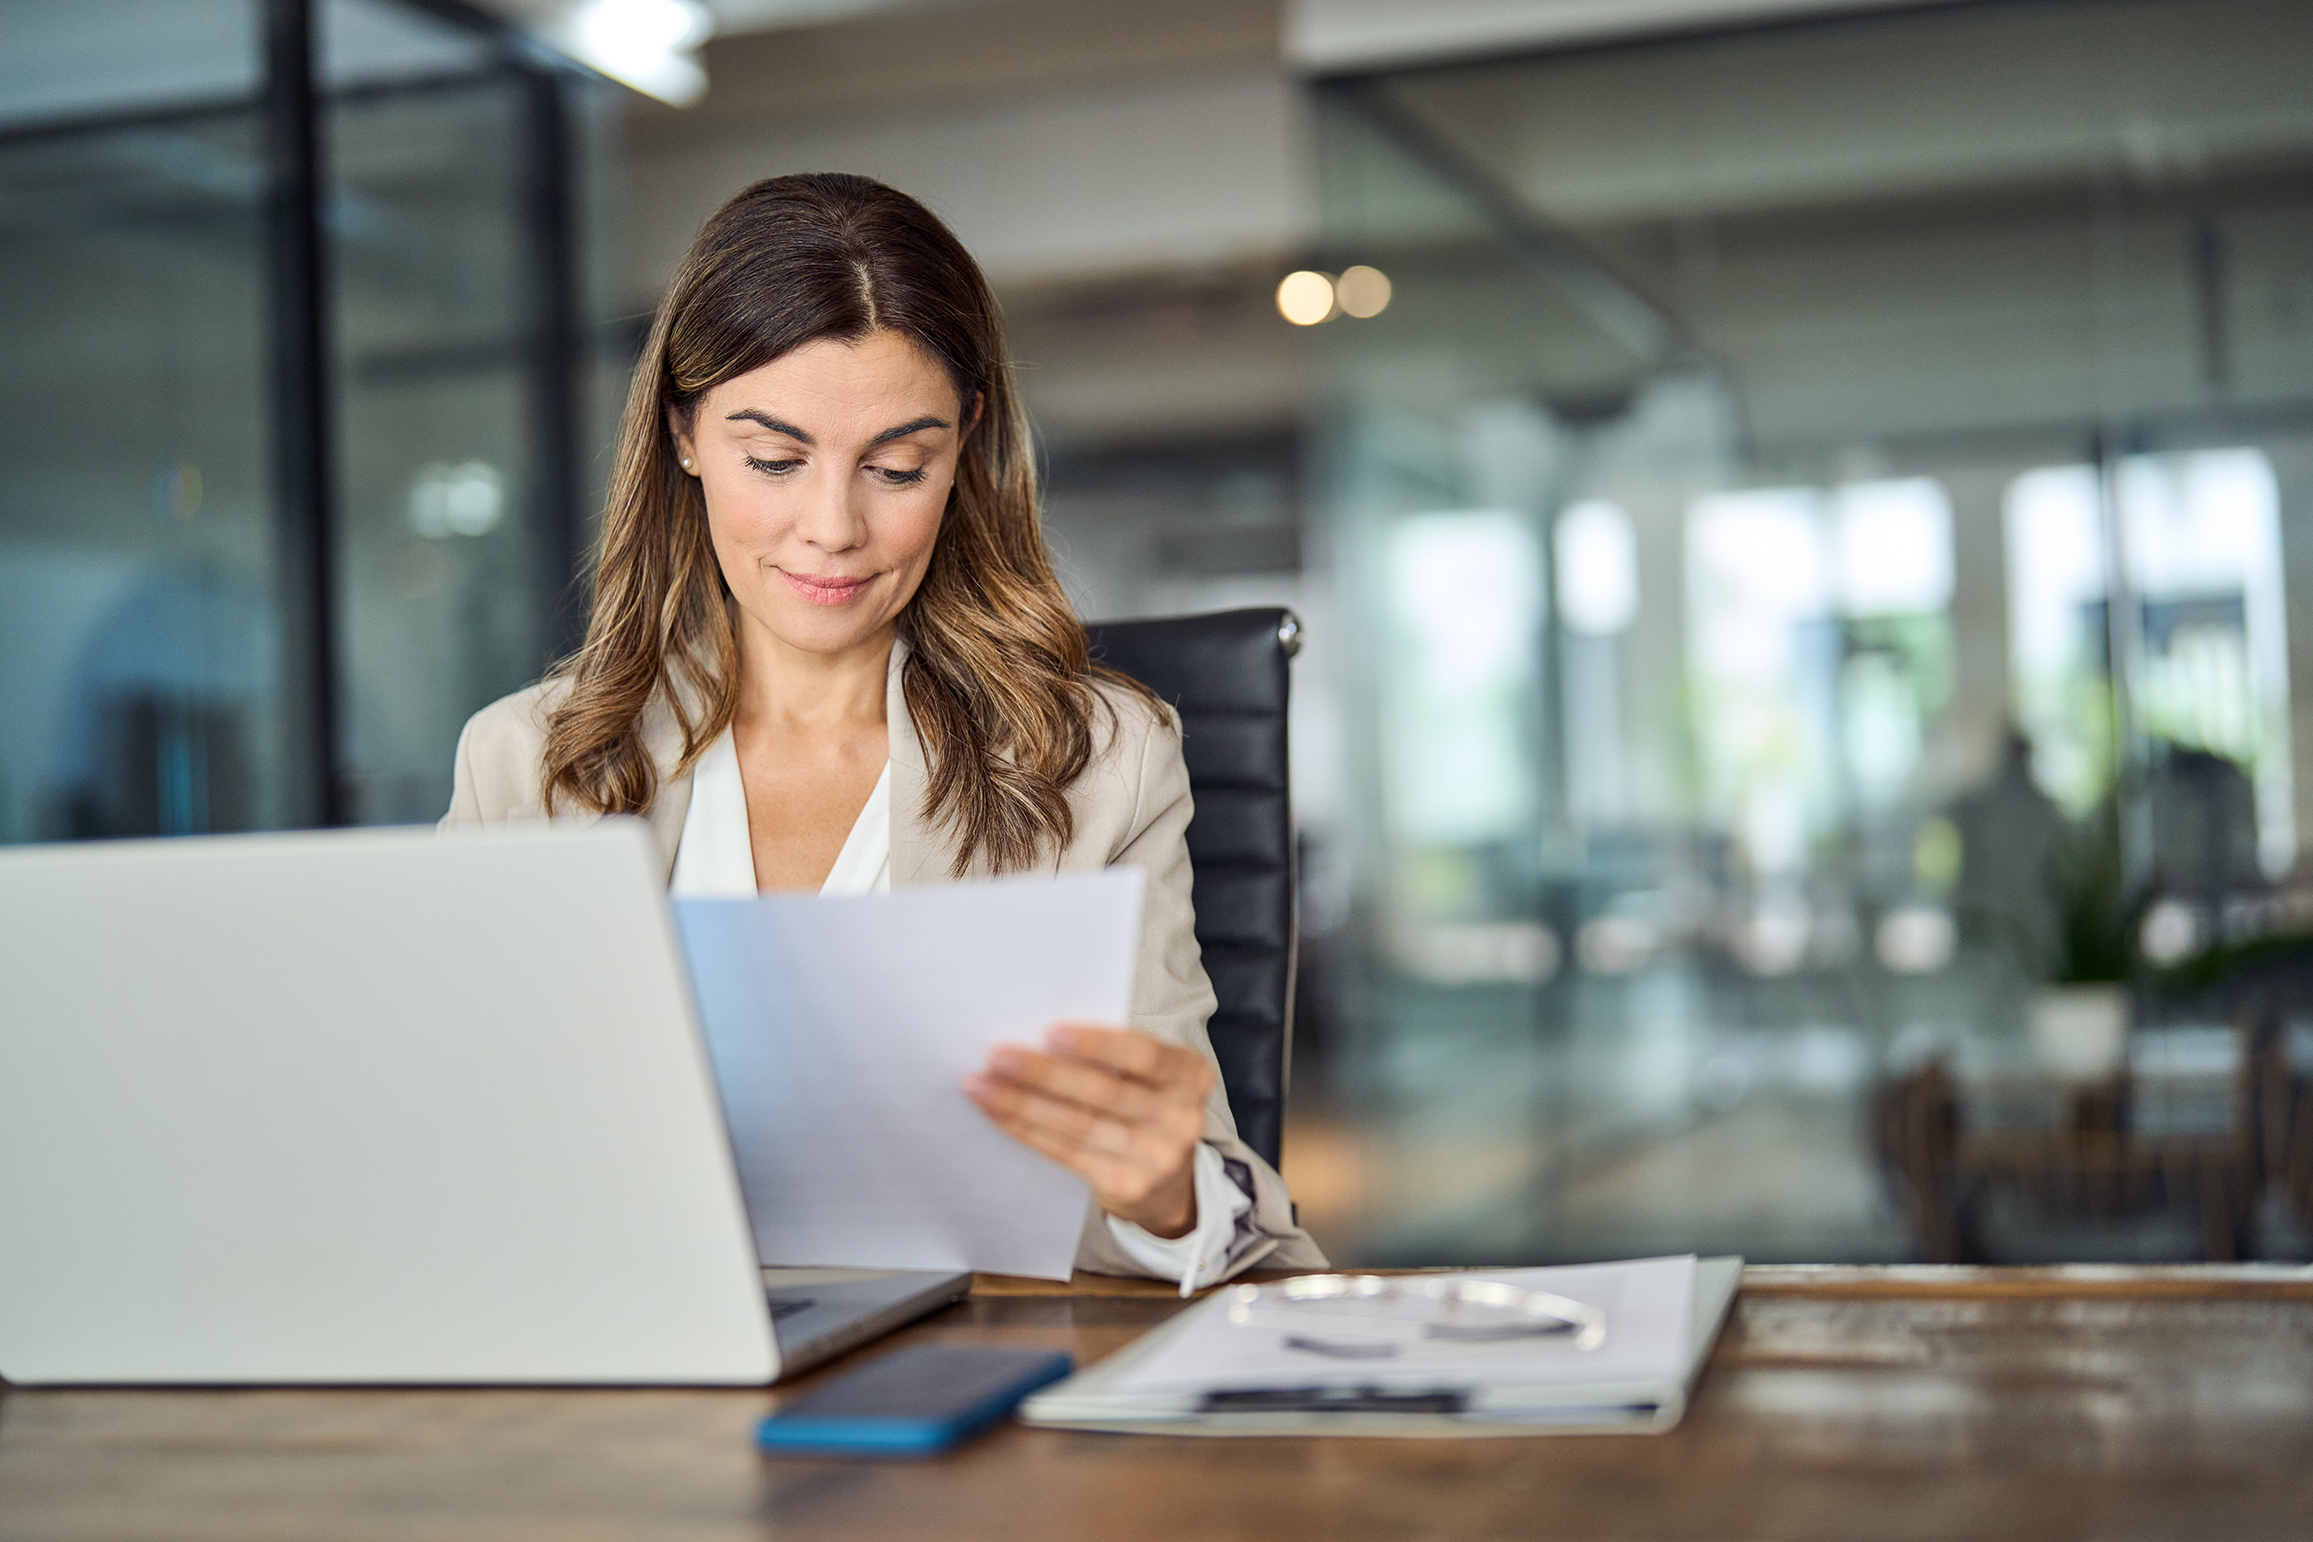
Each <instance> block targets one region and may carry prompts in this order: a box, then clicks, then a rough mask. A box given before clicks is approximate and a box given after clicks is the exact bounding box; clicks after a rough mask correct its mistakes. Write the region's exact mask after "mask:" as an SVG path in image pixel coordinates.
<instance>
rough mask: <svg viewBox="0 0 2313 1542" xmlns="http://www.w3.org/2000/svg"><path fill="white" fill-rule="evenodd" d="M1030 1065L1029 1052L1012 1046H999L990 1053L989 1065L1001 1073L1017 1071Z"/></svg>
mask: <svg viewBox="0 0 2313 1542" xmlns="http://www.w3.org/2000/svg"><path fill="white" fill-rule="evenodd" d="M1027 1063H1028V1052H1027V1051H1026V1050H1023V1049H1019V1048H1016V1047H1014V1046H1013V1045H1010V1044H999V1045H997V1046H996V1047H995V1048H994V1049H992V1050H990V1051H988V1064H990V1065H992V1066H994V1067H995V1068H996V1069H997V1070H999V1071H1017V1070H1019V1069H1020V1068H1021V1067H1022V1066H1024V1065H1026V1064H1027Z"/></svg>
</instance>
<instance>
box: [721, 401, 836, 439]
mask: <svg viewBox="0 0 2313 1542" xmlns="http://www.w3.org/2000/svg"><path fill="white" fill-rule="evenodd" d="M723 421H724V422H726V423H760V424H762V425H763V426H764V427H765V428H767V429H769V430H771V432H773V433H774V434H785V435H786V436H787V437H788V438H790V439H793V440H796V441H797V442H799V443H802V444H808V445H812V446H814V447H816V446H817V445H818V443H819V441H818V440H816V439H814V438H812V437H811V436H810V435H809V434H807V433H805V432H804V431H803V430H802V429H800V428H797V427H796V426H795V425H794V424H792V423H789V422H787V421H786V420H784V419H781V418H775V417H773V416H771V414H770V413H768V412H757V411H756V410H755V409H754V408H752V407H741V408H740V409H739V410H738V411H737V412H734V413H732V414H731V415H730V416H729V417H727V418H725V419H724V420H723Z"/></svg>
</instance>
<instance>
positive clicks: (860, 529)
mask: <svg viewBox="0 0 2313 1542" xmlns="http://www.w3.org/2000/svg"><path fill="white" fill-rule="evenodd" d="M812 480H813V483H814V484H815V485H812V486H810V487H808V488H807V489H806V490H805V493H804V507H803V516H802V518H801V519H800V520H798V521H797V527H796V534H798V535H800V536H801V537H802V538H803V539H804V541H805V542H806V543H807V544H809V545H812V546H816V547H818V548H819V549H820V550H821V551H824V552H845V551H849V550H851V549H852V548H853V547H854V546H858V545H861V544H862V543H864V542H865V541H866V540H867V521H866V520H865V519H864V518H862V517H861V515H860V510H859V507H858V504H857V499H858V496H859V492H860V489H859V487H858V486H857V482H858V479H857V478H856V477H842V476H835V477H827V478H824V479H822V478H816V477H815V478H813V479H812Z"/></svg>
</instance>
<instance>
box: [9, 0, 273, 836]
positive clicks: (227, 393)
mask: <svg viewBox="0 0 2313 1542" xmlns="http://www.w3.org/2000/svg"><path fill="white" fill-rule="evenodd" d="M142 9H143V10H145V11H152V10H155V9H158V8H154V7H144V8H142ZM11 10H12V11H14V12H19V13H24V14H20V15H18V16H17V17H16V20H17V21H22V22H23V23H25V25H24V26H22V27H21V28H19V27H17V26H16V24H15V21H12V22H11V23H10V38H11V43H10V47H9V49H8V50H7V53H8V55H9V56H10V58H11V59H12V60H14V61H16V62H17V63H18V64H19V65H22V66H24V69H23V70H22V72H21V74H19V72H17V71H15V70H10V71H8V72H7V74H6V76H5V81H6V86H5V89H6V92H7V99H6V101H5V102H0V468H4V471H0V840H7V841H34V840H66V839H78V838H84V837H92V836H110V835H139V834H146V835H149V834H193V833H199V832H204V831H211V830H246V829H255V828H261V827H264V826H267V825H271V824H278V823H279V822H280V821H281V820H282V818H283V803H282V799H281V789H282V786H283V776H284V772H283V766H282V754H283V746H282V714H283V702H282V693H281V682H280V652H279V647H278V640H277V628H278V624H279V621H278V609H277V596H278V589H279V579H278V573H277V569H276V556H275V554H276V550H277V541H276V522H277V519H278V512H277V510H276V507H275V503H274V494H273V486H272V476H271V460H270V452H269V428H268V423H267V421H266V408H265V402H266V397H265V386H264V381H265V370H266V354H265V338H266V323H267V316H266V300H265V296H266V285H265V264H266V244H265V243H266V223H265V207H264V193H265V186H266V170H265V156H264V146H263V143H262V137H261V133H260V127H259V120H258V115H257V112H256V109H255V104H254V101H253V97H252V90H253V86H254V83H255V81H256V78H257V76H258V73H259V67H260V66H259V60H258V59H257V57H256V52H255V49H256V31H257V29H256V22H255V16H254V14H253V10H252V7H251V6H249V5H245V4H205V5H201V6H184V7H181V8H177V9H176V11H175V13H174V14H173V16H171V17H169V18H153V17H148V18H147V19H148V20H161V21H164V22H165V23H166V24H164V25H162V26H160V27H159V29H158V32H159V38H160V41H162V42H167V41H168V40H170V39H174V40H175V41H176V42H177V43H179V44H182V43H184V42H186V41H187V39H188V38H189V37H192V36H197V37H198V38H199V39H200V40H201V43H202V45H203V46H202V47H200V48H198V49H192V48H185V49H179V50H177V51H175V52H174V53H172V52H170V51H168V50H164V49H156V48H153V47H149V46H148V47H140V46H138V40H137V37H136V32H137V29H136V28H135V27H131V26H125V25H123V26H118V27H114V26H107V25H106V22H107V21H108V20H110V21H114V22H126V21H128V20H130V19H131V18H126V17H116V18H106V17H105V16H103V15H102V14H100V12H101V8H99V7H69V8H60V9H51V10H49V11H48V12H47V13H46V15H45V16H44V17H40V18H34V17H33V16H31V15H30V14H29V8H26V7H12V8H11ZM145 41H146V42H148V43H149V42H150V41H152V40H151V39H146V40H145ZM107 59H110V60H112V61H114V65H115V68H116V69H117V74H108V72H107V70H106V68H105V67H104V64H105V61H106V60H107ZM121 77H126V78H128V79H131V80H137V81H141V82H142V86H141V87H140V90H141V92H142V94H143V95H142V99H141V100H138V101H134V102H131V101H129V100H125V99H123V98H122V97H121V95H120V80H121ZM68 113H69V114H95V113H103V114H106V115H107V116H104V117H101V118H91V117H76V118H75V119H74V120H73V121H72V122H70V123H69V124H58V123H56V122H54V120H53V118H52V117H51V115H52V114H68ZM35 118H38V119H40V120H41V121H39V122H35V121H31V120H33V119H35Z"/></svg>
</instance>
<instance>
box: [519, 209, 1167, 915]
mask: <svg viewBox="0 0 2313 1542" xmlns="http://www.w3.org/2000/svg"><path fill="white" fill-rule="evenodd" d="M877 330H888V331H892V332H896V333H898V334H900V335H901V336H903V337H905V338H907V339H908V340H909V341H910V342H912V343H913V344H915V345H916V346H917V347H918V348H920V349H922V350H923V352H924V354H925V356H926V357H928V358H930V359H933V360H935V361H937V362H938V363H939V364H940V365H941V366H942V367H943V368H944V369H946V371H947V372H948V376H949V378H950V379H951V380H952V381H953V382H954V383H955V387H956V394H957V399H958V402H959V403H960V405H961V408H962V410H963V411H964V412H965V413H966V414H967V415H969V414H970V413H971V411H972V408H973V404H974V403H975V402H976V403H978V404H979V417H978V421H977V423H976V424H974V426H973V427H972V429H971V432H970V433H969V434H968V435H967V436H966V437H965V439H964V443H963V447H962V453H961V457H960V459H959V461H958V463H957V467H956V480H955V486H954V488H953V489H952V490H951V491H950V493H949V495H948V504H947V509H946V511H945V512H944V513H943V515H942V516H941V521H940V531H939V536H938V539H937V541H936V543H935V545H934V546H933V549H932V558H931V563H930V565H929V567H928V568H927V569H926V570H925V573H924V579H923V583H922V585H921V586H920V587H919V588H918V589H917V590H916V593H915V596H914V598H913V599H911V600H910V601H909V602H908V606H907V608H906V609H905V610H903V611H902V612H901V613H900V616H899V622H898V627H899V633H900V635H901V636H902V637H903V638H905V639H906V641H907V643H908V655H907V662H906V665H905V668H904V670H903V672H902V677H901V687H902V690H903V693H904V695H905V698H906V701H907V708H908V713H909V715H910V716H911V717H912V718H913V719H914V721H915V727H916V732H917V734H918V736H919V737H920V738H921V739H922V741H923V746H924V752H925V757H926V759H927V760H928V761H929V769H930V773H931V775H930V783H929V785H928V787H927V788H926V790H925V796H924V810H923V812H924V816H925V818H926V819H927V820H929V821H930V822H932V823H933V824H935V825H939V826H943V827H945V828H946V829H948V830H949V831H950V833H951V834H952V835H953V836H954V837H955V838H956V862H955V871H956V872H957V873H958V874H961V873H963V872H964V871H965V870H966V869H967V868H968V867H969V866H970V864H971V862H972V859H973V858H974V857H975V856H985V858H986V859H987V861H988V863H989V865H990V866H991V867H992V868H994V869H995V870H997V871H999V872H1001V871H1005V870H1008V869H1016V868H1021V867H1026V866H1029V865H1031V864H1032V863H1033V862H1034V861H1035V859H1036V857H1037V855H1038V853H1039V852H1041V851H1044V850H1046V849H1057V848H1058V847H1061V846H1065V845H1066V844H1067V843H1068V840H1069V838H1070V837H1071V835H1072V834H1073V833H1074V822H1073V820H1072V819H1071V817H1070V813H1069V808H1068V802H1067V797H1066V793H1067V789H1068V787H1069V785H1070V784H1071V783H1073V782H1074V781H1075V780H1076V778H1077V776H1078V775H1079V774H1081V773H1082V772H1083V770H1084V768H1085V765H1086V764H1087V763H1088V762H1089V761H1090V759H1091V757H1092V754H1093V750H1094V733H1095V729H1094V719H1095V715H1096V713H1097V712H1098V711H1099V710H1100V709H1101V707H1102V705H1103V703H1102V701H1101V698H1100V697H1099V695H1098V694H1097V693H1095V692H1094V691H1093V690H1092V688H1091V685H1092V682H1093V681H1095V680H1106V681H1109V682H1111V683H1114V684H1118V685H1122V686H1124V687H1126V688H1127V689H1129V690H1131V691H1133V692H1135V693H1136V694H1138V695H1139V696H1140V697H1141V698H1143V699H1144V700H1145V701H1147V703H1148V704H1149V705H1150V707H1151V708H1152V709H1153V710H1155V711H1156V712H1157V713H1159V714H1160V715H1161V714H1162V713H1163V710H1164V709H1163V708H1162V706H1161V705H1159V704H1158V703H1157V700H1156V697H1155V696H1154V695H1153V694H1151V693H1150V692H1149V691H1147V690H1146V688H1144V687H1142V686H1140V685H1139V684H1138V683H1137V682H1134V681H1131V680H1129V679H1127V678H1126V677H1125V676H1123V675H1121V674H1118V673H1116V672H1115V671H1113V670H1110V669H1107V668H1104V667H1102V666H1099V665H1096V664H1093V663H1092V662H1091V660H1090V658H1089V656H1088V655H1087V652H1086V646H1085V637H1084V629H1083V627H1082V626H1081V625H1080V624H1079V623H1078V621H1077V619H1076V616H1075V614H1074V612H1073V611H1071V610H1070V608H1069V604H1068V598H1067V596H1066V595H1065V594H1063V593H1062V592H1061V588H1060V582H1059V580H1058V579H1057V578H1056V577H1055V576H1054V574H1053V571H1052V562H1051V558H1050V557H1049V556H1048V555H1047V553H1046V552H1045V549H1044V537H1043V531H1042V529H1041V528H1040V526H1039V524H1038V520H1037V501H1036V475H1035V466H1034V462H1033V459H1032V456H1031V453H1030V448H1029V438H1028V423H1027V417H1026V415H1025V414H1024V413H1023V412H1022V410H1021V406H1020V399H1019V395H1018V393H1017V392H1016V391H1015V390H1014V389H1013V385H1012V377H1011V370H1010V365H1009V362H1008V360H1007V357H1006V354H1005V351H1004V332H1003V324H1002V321H1001V319H1000V317H999V315H998V312H997V308H996V301H995V297H994V295H993V294H992V293H990V291H989V288H988V282H987V280H986V278H985V277H983V276H982V274H981V272H980V268H979V265H978V264H977V263H975V262H974V261H973V260H972V258H971V254H970V253H968V252H966V251H965V250H964V248H963V244H962V243H961V242H959V241H957V239H956V238H955V236H954V235H953V234H952V233H950V232H949V230H948V228H947V227H946V226H945V225H943V224H941V223H940V221H939V219H938V218H937V217H936V216H935V215H933V214H932V212H931V211H930V210H929V209H926V208H925V207H924V206H923V205H922V204H920V203H918V202H916V201H915V200H914V199H913V198H910V197H908V196H907V195H906V194H904V193H900V192H897V191H895V190H893V189H891V188H888V187H885V186H884V185H883V184H881V183H879V182H873V181H870V180H869V179H867V178H865V177H853V176H838V175H825V174H814V175H805V176H790V177H773V178H771V179H769V180H768V181H763V182H758V183H756V184H755V185H754V186H753V187H750V188H748V189H747V190H746V191H745V192H743V193H741V194H739V195H738V196H737V197H735V198H733V199H732V200H731V201H730V202H729V203H727V204H725V205H723V207H722V208H721V209H719V210H717V211H716V212H715V214H714V216H713V218H711V219H709V220H708V221H707V223H706V225H705V226H704V227H702V228H701V230H700V231H699V235H698V239H697V240H695V241H693V242H692V243H691V249H690V252H689V253H688V254H687V255H686V256H685V257H684V258H683V262H682V266H681V267H680V268H678V269H677V270H676V272H675V276H674V281H673V282H672V284H671V285H670V286H669V287H668V289H667V294H666V298H665V299H664V300H663V301H662V302H661V303H660V305H659V309H658V315H657V317H656V318H655V319H654V320H653V321H652V323H651V330H650V337H649V340H648V341H647V342H646V343H645V344H644V345H643V354H642V359H641V361H640V363H639V364H638V365H637V367H636V369H635V374H634V383H633V386H632V387H631V389H630V390H629V391H628V393H627V401H626V414H625V418H624V420H623V422H622V423H621V426H620V429H619V441H618V458H617V461H616V464H615V465H614V467H613V469H612V472H611V485H610V493H609V497H608V500H607V502H606V505H605V507H604V511H603V522H602V543H601V547H600V551H599V554H598V558H597V564H596V570H595V579H594V606H593V612H592V615H591V618H590V619H589V621H588V624H587V629H586V641H585V643H584V644H583V645H582V646H581V647H580V649H579V651H578V652H577V653H576V654H575V655H573V656H572V657H571V658H570V659H568V660H566V661H565V662H564V663H563V665H562V666H561V667H560V668H559V669H558V670H557V671H556V675H557V677H558V678H561V679H566V680H567V681H569V690H568V692H567V694H566V695H565V696H564V697H563V699H562V701H561V702H560V704H559V705H557V706H556V708H555V709H554V711H553V713H552V715H551V717H550V718H549V720H548V724H547V732H546V750H545V757H544V765H543V774H544V782H545V792H546V804H547V808H548V809H549V810H552V809H553V808H554V806H555V804H556V803H557V802H558V801H559V800H561V799H568V800H569V801H570V802H571V803H573V804H576V805H577V806H579V807H581V808H585V809H590V810H593V811H594V812H596V813H603V814H614V813H617V814H626V813H641V812H642V811H644V810H645V809H647V808H649V807H650V805H651V802H652V800H653V799H654V798H655V797H656V796H657V794H658V779H659V771H658V768H657V767H656V766H655V765H653V764H652V762H651V757H650V755H649V753H648V751H647V750H646V749H645V748H644V746H643V740H642V720H643V715H644V713H645V711H646V710H648V709H649V708H650V707H651V705H652V704H653V703H654V702H663V703H664V704H665V706H666V707H667V708H668V710H670V711H671V712H672V713H673V714H674V717H675V720H676V722H677V724H678V725H679V726H680V728H681V730H682V735H683V748H682V758H681V761H680V763H679V764H678V765H677V766H676V768H675V774H677V775H680V774H681V773H682V772H684V771H686V770H688V769H689V768H690V767H691V766H692V765H693V764H694V763H696V762H697V760H698V758H699V756H700V755H701V754H703V753H705V751H706V749H707V747H708V746H709V745H711V744H713V743H714V742H715V740H716V739H717V738H718V737H720V736H721V734H722V733H723V730H724V729H726V728H727V727H729V726H730V723H731V719H732V715H733V713H734V711H735V710H736V708H737V705H738V694H739V645H738V636H737V631H736V628H735V627H734V624H733V618H732V608H733V604H734V602H733V600H732V598H731V592H730V589H729V587H728V586H727V585H726V584H725V583H724V582H723V573H722V569H721V567H720V566H719V565H718V564H717V562H716V560H715V552H714V547H713V545H712V544H711V542H710V541H709V538H708V532H707V517H706V504H705V501H704V498H703V497H702V495H701V493H700V490H699V484H698V482H697V481H696V480H694V479H693V478H692V477H690V476H688V475H687V474H685V473H684V471H683V470H682V468H681V466H680V465H679V464H678V462H677V456H678V452H677V450H676V448H675V445H674V438H673V435H672V433H671V431H670V430H669V428H668V416H669V413H670V412H672V413H673V414H675V415H677V416H679V417H680V418H682V419H683V420H685V421H688V420H689V418H690V416H691V414H692V413H693V412H694V411H695V410H696V408H697V405H698V402H699V399H700V398H701V397H702V396H704V395H705V394H706V393H707V392H708V391H709V390H711V389H712V388H714V387H715V386H717V385H720V384H722V383H723V382H724V381H726V380H730V379H733V378H734V377H736V376H739V375H744V374H746V373H747V372H748V371H750V370H753V369H759V368H761V367H762V366H763V365H765V364H768V363H770V362H771V361H772V360H773V359H776V358H778V357H780V356H781V355H783V354H786V353H788V352H791V351H792V350H794V349H796V348H800V347H802V346H804V345H805V344H807V343H813V342H818V341H821V340H823V339H831V338H832V339H838V340H841V341H844V342H856V341H858V340H859V339H861V338H863V337H865V336H867V335H868V334H869V333H870V332H874V331H877Z"/></svg>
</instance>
